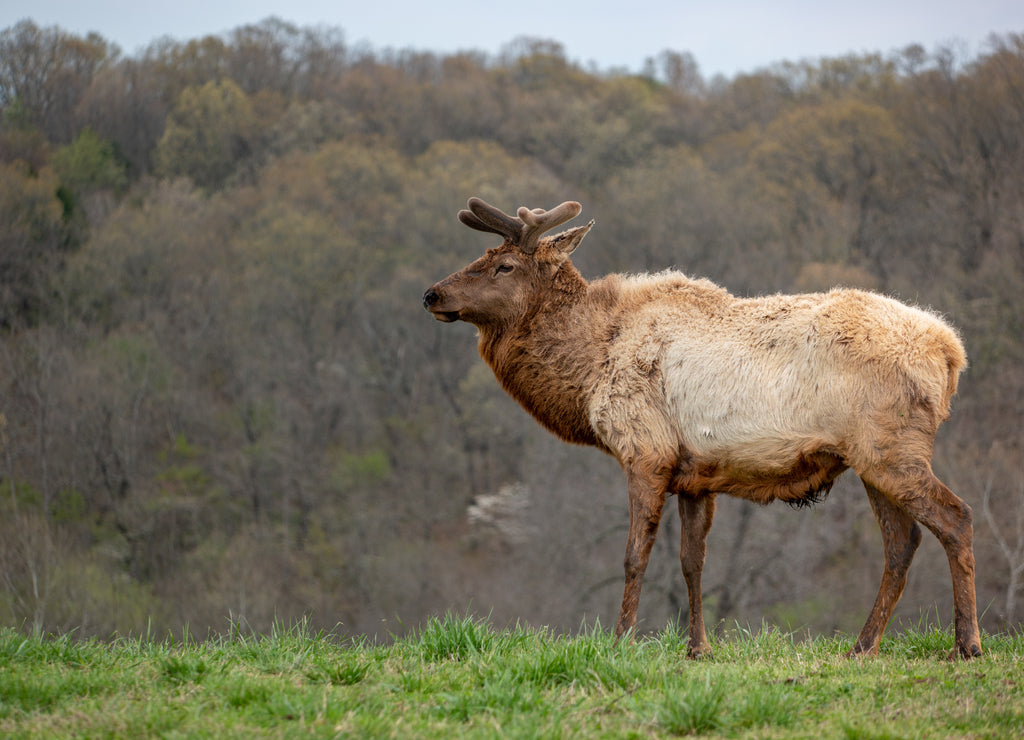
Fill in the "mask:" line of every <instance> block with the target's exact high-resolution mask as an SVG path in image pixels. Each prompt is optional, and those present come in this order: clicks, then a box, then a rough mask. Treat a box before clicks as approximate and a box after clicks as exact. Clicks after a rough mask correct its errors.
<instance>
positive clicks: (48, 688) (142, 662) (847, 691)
mask: <svg viewBox="0 0 1024 740" xmlns="http://www.w3.org/2000/svg"><path fill="white" fill-rule="evenodd" d="M952 642H953V640H952V636H951V634H950V633H948V632H946V631H942V630H927V629H925V630H911V631H908V632H905V633H901V634H899V635H898V636H896V637H891V638H887V639H886V640H885V641H884V642H883V645H882V651H881V655H879V656H878V657H876V658H869V659H862V660H853V661H850V660H846V659H844V658H843V657H842V656H843V654H844V653H845V651H846V650H847V649H849V647H850V645H851V640H850V639H842V638H836V639H815V640H807V641H799V640H795V639H794V637H793V636H792V635H790V634H787V633H784V632H781V631H779V630H778V629H774V628H770V627H769V628H765V629H762V630H761V631H759V632H756V633H752V632H749V631H735V632H732V633H730V634H727V635H725V636H723V637H720V638H717V639H715V640H714V641H713V643H712V648H713V650H714V654H715V657H714V658H713V659H711V660H701V661H693V660H687V659H686V658H685V657H684V656H685V653H686V651H685V635H684V634H682V633H681V632H680V631H679V630H677V629H673V628H669V629H667V630H666V631H665V632H663V633H661V634H659V635H655V636H652V637H646V638H641V639H637V640H636V641H634V642H631V643H626V642H623V643H616V642H615V640H614V639H613V638H612V637H611V636H610V635H608V634H607V633H605V632H604V631H602V630H601V629H600V628H599V627H596V628H593V629H590V630H585V631H583V632H582V633H581V634H579V635H576V636H572V637H563V636H557V635H553V634H551V633H549V632H547V631H543V630H542V631H535V630H529V629H523V628H514V629H506V630H495V629H494V628H492V627H491V626H490V625H489V624H488V623H487V622H486V621H483V620H479V619H476V618H472V617H460V616H452V615H447V616H445V617H443V618H438V619H432V620H430V621H429V622H428V623H427V624H426V625H424V626H423V627H422V628H420V629H419V630H417V631H416V632H415V633H414V634H412V635H410V636H408V637H404V638H401V639H397V640H396V641H394V642H393V643H392V644H389V645H371V644H369V643H367V642H365V641H360V640H354V641H353V640H345V639H341V638H339V637H338V636H336V635H324V634H311V633H310V632H309V631H308V630H307V629H306V628H305V627H304V626H302V625H299V626H296V627H293V628H290V629H283V628H282V629H278V630H275V631H274V632H273V633H272V634H271V635H268V636H256V635H245V634H242V633H241V632H240V631H238V630H233V631H232V634H231V635H230V636H226V637H222V638H217V639H212V640H208V641H204V642H196V641H195V640H193V639H191V638H188V637H186V638H184V639H183V640H167V641H164V642H158V641H154V640H152V639H134V638H119V639H116V640H114V641H112V642H109V643H104V642H98V641H93V640H84V641H78V640H75V639H73V638H72V637H68V636H62V637H35V636H26V635H24V634H22V633H19V632H17V631H14V630H0V737H13V738H20V737H25V738H28V737H39V738H43V737H45V738H51V737H88V738H144V737H161V738H202V737H209V738H261V737H272V738H278V737H324V738H334V737H342V738H343V737H395V738H406V737H437V738H449V737H467V738H468V737H480V738H560V737H567V738H569V737H572V738H576V737H621V738H654V737H676V736H681V737H686V736H702V737H728V738H847V739H864V740H869V739H870V740H881V739H882V738H916V737H957V738H999V737H1006V738H1017V737H1020V736H1021V734H1022V729H1024V636H1021V635H1012V636H1007V635H996V636H988V637H987V639H986V640H985V649H986V654H985V656H984V657H983V658H982V659H980V660H975V661H971V662H950V661H948V660H946V657H945V656H946V655H947V653H949V651H950V650H951V648H952Z"/></svg>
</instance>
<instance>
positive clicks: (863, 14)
mask: <svg viewBox="0 0 1024 740" xmlns="http://www.w3.org/2000/svg"><path fill="white" fill-rule="evenodd" d="M272 15H273V16H277V17H279V18H282V19H283V20H286V21H289V22H292V23H295V24H297V25H299V26H316V25H320V24H324V25H327V26H333V27H337V28H341V29H342V30H343V31H344V38H345V40H346V42H347V43H348V44H350V45H356V44H360V43H365V44H368V45H369V46H370V47H371V48H373V49H375V50H378V51H380V50H384V49H387V48H393V49H402V48H414V49H418V50H423V51H436V52H453V51H460V50H467V49H475V50H479V51H483V52H487V53H489V54H496V53H497V52H498V51H499V50H500V49H501V47H502V46H503V45H505V44H506V43H507V42H509V41H511V40H512V39H514V38H516V37H517V36H521V35H529V36H536V37H540V38H544V39H553V40H555V41H558V42H560V43H561V44H562V45H563V46H564V48H565V53H566V56H567V57H568V58H569V59H571V60H573V61H576V62H579V63H581V64H583V65H590V64H591V63H592V64H594V65H596V66H597V68H598V69H600V70H602V71H603V70H608V69H612V68H625V69H626V70H628V71H639V70H640V69H641V68H642V66H643V63H644V61H645V60H646V59H647V58H648V57H652V56H655V55H656V54H657V53H658V52H660V51H662V50H665V49H671V50H674V51H688V52H690V53H691V54H693V55H694V57H695V58H696V60H697V63H698V64H699V65H700V70H701V73H702V74H703V75H704V76H705V77H707V78H710V77H712V76H714V75H715V74H724V75H726V76H729V77H731V76H733V75H735V74H736V73H738V72H752V71H755V70H756V69H759V68H761V67H765V66H767V65H770V64H772V63H773V62H778V61H783V60H790V61H799V60H802V59H811V60H817V59H819V58H821V57H835V56H841V55H844V54H847V53H850V52H856V53H861V52H876V51H877V52H882V53H889V52H891V51H894V50H898V49H902V48H904V47H905V46H907V45H909V44H913V43H918V44H921V45H922V46H924V47H925V49H927V50H928V51H933V50H934V49H935V48H936V47H937V46H940V45H944V44H948V43H950V42H953V41H957V42H960V43H961V44H962V45H963V50H964V51H965V52H966V53H967V54H969V55H970V56H974V55H976V54H978V53H979V52H981V51H984V50H985V48H986V47H985V40H986V38H987V37H988V35H989V34H990V33H993V32H995V33H1000V34H1003V33H1007V32H1014V33H1024V0H958V1H956V2H954V1H953V0H844V1H843V2H837V3H828V2H823V0H818V2H802V1H799V0H775V1H774V2H766V0H722V1H720V2H716V1H715V0H703V2H692V1H691V0H676V1H674V2H673V1H672V0H657V1H654V2H643V1H642V0H633V1H632V2H631V1H630V0H625V1H623V0H615V1H614V2H610V1H608V0H588V1H587V2H584V1H583V0H545V1H544V2H535V1H534V0H508V2H498V3H494V2H487V1H486V0H475V2H471V3H466V2H456V1H455V0H428V1H427V2H423V1H422V0H406V1H404V2H402V1H398V0H361V1H360V2H352V0H330V1H328V0H290V1H289V2H281V1H280V0H170V1H169V2H159V1H158V2H154V1H153V0H149V1H148V2H147V1H144V2H139V0H2V2H0V29H3V28H7V27H9V26H11V25H13V24H15V23H17V22H18V21H19V20H21V19H23V18H31V19H32V20H33V21H34V22H35V23H36V24H38V25H41V26H50V25H58V26H60V27H61V28H63V29H65V30H67V31H71V32H73V33H77V34H83V35H84V34H85V33H87V32H88V31H97V32H99V33H100V34H101V35H102V36H103V37H104V38H106V39H108V40H110V41H113V42H115V43H117V44H118V45H119V46H120V47H121V48H122V50H123V51H124V52H125V53H126V54H129V55H131V54H134V53H135V52H137V51H139V50H140V49H141V48H142V47H144V46H146V45H147V44H149V43H150V42H151V41H154V40H155V39H157V38H160V37H162V36H170V37H172V38H174V39H177V40H187V39H192V38H197V37H201V36H205V35H208V34H221V33H224V32H226V31H230V30H231V29H234V28H236V27H238V26H241V25H245V24H248V23H256V22H258V21H260V20H262V19H264V18H266V17H268V16H272Z"/></svg>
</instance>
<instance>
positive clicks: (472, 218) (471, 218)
mask: <svg viewBox="0 0 1024 740" xmlns="http://www.w3.org/2000/svg"><path fill="white" fill-rule="evenodd" d="M467 205H468V206H469V210H461V211H459V220H460V221H461V222H462V223H464V224H466V226H468V227H470V228H471V229H476V230H477V231H486V232H489V233H491V234H497V235H498V236H503V237H505V238H506V239H508V240H509V241H511V242H512V243H513V244H517V245H518V244H519V243H520V241H521V240H522V237H523V226H524V225H523V222H522V221H520V220H519V219H518V218H516V217H514V216H509V215H508V214H507V213H505V212H504V211H502V210H501V209H499V208H495V207H494V206H492V205H491V204H490V203H486V202H484V201H483V200H481V199H480V198H470V199H469V202H468V203H467Z"/></svg>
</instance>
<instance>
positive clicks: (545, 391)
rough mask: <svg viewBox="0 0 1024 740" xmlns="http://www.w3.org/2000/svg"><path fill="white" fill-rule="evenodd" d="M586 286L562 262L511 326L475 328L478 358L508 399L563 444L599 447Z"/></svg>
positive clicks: (592, 325)
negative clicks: (593, 408) (591, 407)
mask: <svg viewBox="0 0 1024 740" xmlns="http://www.w3.org/2000/svg"><path fill="white" fill-rule="evenodd" d="M590 292H591V289H590V285H589V284H588V283H587V281H586V280H584V279H583V277H582V276H581V275H580V274H579V272H578V271H577V270H576V268H575V267H574V266H573V265H572V263H571V262H570V261H568V260H566V262H565V263H563V264H562V266H561V267H560V268H559V270H558V272H557V273H556V275H555V277H554V280H553V282H552V285H551V290H549V291H545V293H544V294H543V295H541V296H538V299H537V300H536V302H535V303H534V305H532V306H530V308H529V310H528V311H527V312H525V313H524V315H523V316H522V317H521V318H519V319H517V320H516V321H514V322H511V323H508V324H504V325H498V326H484V327H480V343H479V351H480V356H481V357H482V358H483V359H484V361H485V362H486V363H487V364H488V365H489V366H490V368H491V370H493V371H494V375H495V377H496V378H497V379H498V381H499V382H500V383H501V385H502V387H503V388H504V389H505V392H507V393H508V394H509V395H510V396H512V398H514V399H515V400H516V401H517V402H518V403H519V404H520V405H521V406H522V407H523V408H524V409H526V411H528V412H529V413H530V414H531V415H532V416H533V417H534V418H535V419H536V420H537V421H539V422H540V423H541V424H542V425H543V426H544V427H546V428H547V429H548V430H549V431H551V432H553V433H554V434H555V435H557V436H558V437H560V438H561V439H563V440H565V441H567V442H573V443H576V444H583V445H593V446H597V447H601V448H602V449H603V445H602V444H601V442H599V441H598V439H597V437H596V435H595V434H594V429H593V427H592V426H591V423H590V419H589V411H588V407H589V401H590V394H591V389H592V388H593V387H594V385H595V382H596V373H597V369H598V368H599V367H600V366H601V359H600V353H601V351H602V349H603V347H602V346H601V345H600V344H599V342H598V340H597V337H596V329H597V324H599V323H600V322H595V321H594V316H593V306H592V301H591V300H590Z"/></svg>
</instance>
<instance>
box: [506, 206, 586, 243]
mask: <svg viewBox="0 0 1024 740" xmlns="http://www.w3.org/2000/svg"><path fill="white" fill-rule="evenodd" d="M582 210H583V206H581V205H580V204H579V203H577V202H576V201H574V200H567V201H565V202H564V203H562V204H561V205H557V206H555V207H554V208H552V209H551V210H550V211H545V210H543V209H542V208H534V209H533V210H532V211H531V210H530V209H529V208H527V207H526V206H521V207H520V208H519V210H518V211H517V212H516V213H517V215H518V216H519V218H520V219H521V220H522V222H523V223H524V224H525V228H524V229H523V238H522V241H521V242H520V244H519V249H520V250H521V251H523V252H525V253H527V254H533V253H534V252H535V251H537V244H538V242H539V241H540V235H541V234H543V233H544V232H545V231H549V230H550V229H553V228H555V227H556V226H560V225H562V224H564V223H565V222H566V221H570V220H572V219H574V218H576V217H577V216H578V215H580V211H582Z"/></svg>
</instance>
